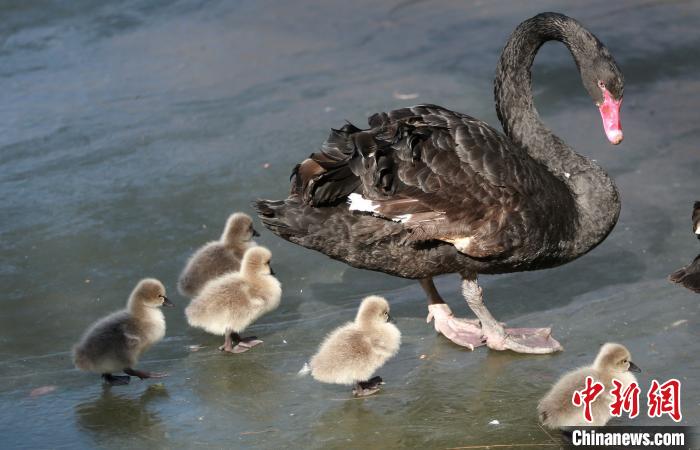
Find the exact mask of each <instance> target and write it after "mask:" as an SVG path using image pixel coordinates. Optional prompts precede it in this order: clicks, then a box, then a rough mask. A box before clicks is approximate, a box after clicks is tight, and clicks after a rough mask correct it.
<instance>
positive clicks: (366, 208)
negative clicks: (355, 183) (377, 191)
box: [348, 192, 379, 213]
mask: <svg viewBox="0 0 700 450" xmlns="http://www.w3.org/2000/svg"><path fill="white" fill-rule="evenodd" d="M348 203H349V204H350V208H349V209H350V211H363V212H371V213H373V212H375V211H376V210H377V208H379V205H377V204H375V203H374V202H373V201H372V200H369V199H366V198H364V197H363V196H362V195H361V194H357V193H355V192H353V193H352V194H350V195H348Z"/></svg>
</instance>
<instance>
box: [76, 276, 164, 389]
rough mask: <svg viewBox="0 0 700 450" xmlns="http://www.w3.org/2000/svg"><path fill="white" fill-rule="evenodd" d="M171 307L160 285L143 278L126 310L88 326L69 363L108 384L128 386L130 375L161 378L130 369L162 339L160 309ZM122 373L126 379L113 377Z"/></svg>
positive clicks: (150, 373)
mask: <svg viewBox="0 0 700 450" xmlns="http://www.w3.org/2000/svg"><path fill="white" fill-rule="evenodd" d="M163 305H165V306H173V304H172V303H171V302H170V301H169V300H168V298H167V297H166V296H165V288H164V287H163V284H162V283H161V282H160V281H158V280H156V279H153V278H145V279H143V280H141V281H139V283H138V284H137V285H136V287H135V288H134V290H133V291H132V292H131V295H130V296H129V301H128V302H127V306H126V309H123V310H120V311H116V312H113V313H112V314H110V315H108V316H107V317H104V318H102V319H100V320H98V321H97V322H95V323H94V324H92V325H91V326H90V328H88V329H87V331H85V333H84V334H83V337H82V338H81V339H80V342H78V343H77V344H76V345H75V347H73V362H74V363H75V366H76V367H77V368H78V369H80V370H84V371H87V372H94V373H99V374H102V378H104V380H105V381H107V382H108V383H110V384H114V385H118V384H128V383H129V380H130V377H131V376H136V377H139V378H141V379H144V378H161V377H164V376H166V374H164V373H158V372H143V371H140V370H136V369H134V368H133V367H134V366H135V365H136V363H137V362H138V360H139V357H140V356H141V354H143V352H144V351H146V349H148V348H149V347H150V346H151V345H153V344H154V343H156V342H158V341H160V340H161V339H163V336H165V317H164V316H163V312H162V311H161V309H160V307H161V306H163ZM113 372H124V373H126V374H127V375H126V376H115V375H112V373H113Z"/></svg>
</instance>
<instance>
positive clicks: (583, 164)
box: [495, 13, 620, 256]
mask: <svg viewBox="0 0 700 450" xmlns="http://www.w3.org/2000/svg"><path fill="white" fill-rule="evenodd" d="M551 40H556V41H560V42H563V43H564V45H566V46H567V47H568V48H569V50H570V51H571V54H572V55H573V57H574V60H575V61H576V65H577V67H578V68H579V70H580V69H581V67H582V66H583V65H586V64H590V63H591V61H587V58H590V55H595V54H599V53H600V52H601V49H604V47H603V45H602V44H601V43H600V41H598V39H597V38H596V37H595V36H593V35H592V34H591V33H590V32H588V31H587V30H586V29H585V28H583V26H582V25H581V24H580V23H578V22H577V21H575V20H573V19H571V18H569V17H566V16H564V15H561V14H555V13H544V14H540V15H537V16H535V17H533V18H531V19H528V20H526V21H525V22H523V23H522V24H520V26H518V28H516V30H515V31H514V32H513V34H512V35H511V37H510V39H509V41H508V43H507V44H506V47H505V48H504V49H503V53H502V55H501V60H500V62H499V64H498V68H497V70H496V81H495V95H496V111H497V113H498V118H499V120H500V121H501V124H502V125H503V129H504V131H505V133H506V134H507V135H508V137H509V138H510V139H511V141H512V142H513V143H514V144H516V145H518V146H520V147H522V148H524V149H525V150H526V151H527V153H528V154H529V155H530V156H531V157H532V158H533V159H535V160H537V161H538V162H540V163H541V164H543V165H544V166H546V168H547V169H548V170H549V172H551V173H552V174H553V175H555V176H556V177H558V178H560V179H561V180H562V181H564V183H565V184H566V185H567V186H568V187H569V190H570V191H571V194H572V196H573V198H574V200H575V202H576V205H577V209H578V211H577V214H576V217H573V220H576V222H577V224H576V233H575V238H574V239H573V240H572V241H571V242H569V243H568V245H567V247H569V248H568V251H569V253H571V255H572V256H577V255H580V254H583V253H585V252H587V251H588V250H590V249H592V248H593V247H595V246H596V245H597V244H598V243H600V242H601V241H603V239H605V237H606V236H607V235H608V234H609V233H610V231H611V230H612V228H613V227H614V226H615V223H616V222H617V218H618V216H619V213H620V201H619V197H618V193H617V189H616V188H615V184H614V183H613V181H612V180H611V179H610V177H609V176H608V175H607V174H606V173H605V171H603V169H602V168H600V167H599V166H598V165H596V164H595V163H593V162H592V161H591V160H589V159H587V158H585V157H583V156H581V155H579V154H577V153H576V152H574V151H573V149H571V147H569V146H568V145H566V143H565V142H564V141H562V140H561V139H560V138H559V137H557V136H556V135H555V134H554V133H552V132H551V131H550V130H549V129H548V128H547V127H546V126H545V125H544V124H543V123H542V121H541V119H540V117H539V114H538V113H537V110H536V109H535V107H534V105H533V100H532V77H531V71H530V69H531V67H532V63H533V61H534V59H535V55H536V54H537V51H538V50H539V48H540V47H541V46H542V44H544V43H545V42H547V41H551ZM605 52H607V50H605Z"/></svg>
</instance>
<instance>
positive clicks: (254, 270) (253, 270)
mask: <svg viewBox="0 0 700 450" xmlns="http://www.w3.org/2000/svg"><path fill="white" fill-rule="evenodd" d="M271 260H272V253H271V252H270V250H268V249H267V248H265V247H251V248H249V249H248V250H246V252H245V253H244V254H243V261H242V262H241V271H243V272H245V273H248V274H256V275H274V274H275V272H274V271H273V270H272V267H270V261H271Z"/></svg>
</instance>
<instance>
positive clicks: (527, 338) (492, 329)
mask: <svg viewBox="0 0 700 450" xmlns="http://www.w3.org/2000/svg"><path fill="white" fill-rule="evenodd" d="M462 293H463V294H464V298H465V299H466V300H467V304H468V305H469V307H470V308H471V309H472V311H474V314H476V316H477V317H478V318H479V320H480V322H481V327H482V333H483V336H484V338H485V339H486V345H487V346H488V348H490V349H492V350H512V351H514V352H518V353H534V354H546V353H554V352H559V351H562V350H564V348H563V347H562V346H561V344H560V343H559V342H557V341H556V340H555V339H554V338H553V337H552V336H551V335H552V330H551V329H550V328H504V326H503V324H502V323H500V322H498V321H496V319H494V317H493V316H492V315H491V313H490V312H489V310H488V309H486V305H484V300H483V296H482V295H483V293H482V289H481V287H480V286H479V285H478V284H477V283H476V279H465V280H464V281H463V282H462Z"/></svg>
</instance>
